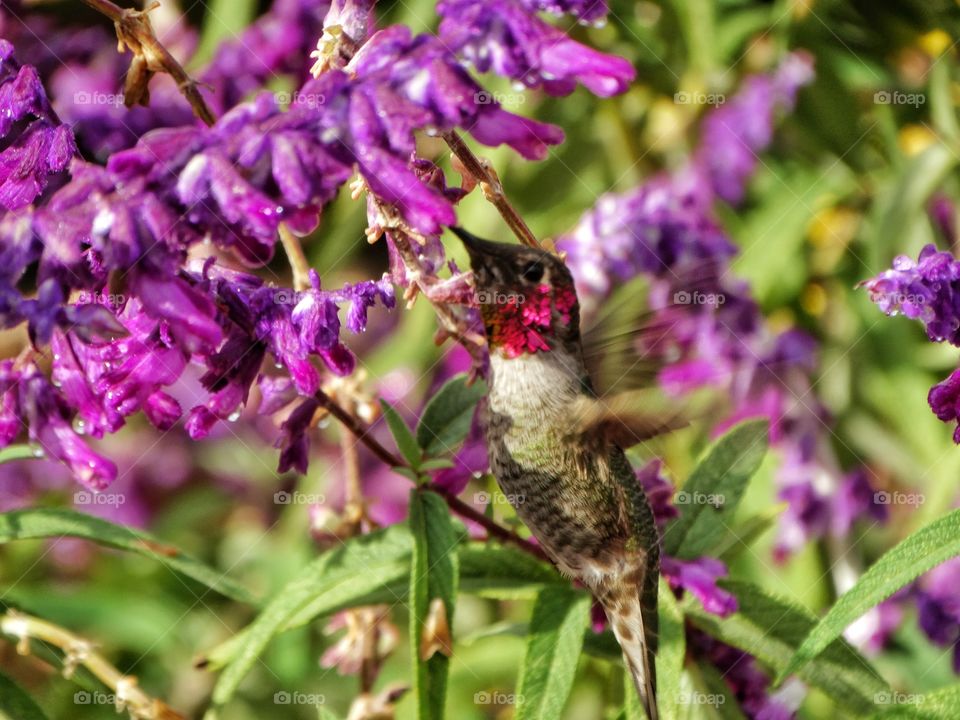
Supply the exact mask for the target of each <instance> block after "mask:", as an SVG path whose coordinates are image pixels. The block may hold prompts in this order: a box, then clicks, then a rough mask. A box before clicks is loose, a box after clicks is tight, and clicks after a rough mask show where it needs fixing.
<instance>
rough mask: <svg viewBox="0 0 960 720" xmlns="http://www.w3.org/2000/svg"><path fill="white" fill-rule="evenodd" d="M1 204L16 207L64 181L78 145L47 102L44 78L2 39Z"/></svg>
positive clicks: (0, 41)
mask: <svg viewBox="0 0 960 720" xmlns="http://www.w3.org/2000/svg"><path fill="white" fill-rule="evenodd" d="M0 108H3V112H2V113H0V140H2V147H3V150H2V151H0V207H2V208H3V209H4V210H5V211H10V210H17V209H19V208H22V207H25V206H26V205H29V204H30V203H32V202H33V201H34V200H36V198H37V197H38V196H39V195H40V194H41V193H43V192H44V190H46V189H47V188H48V186H49V185H51V184H53V185H56V184H59V183H60V182H62V181H63V179H64V175H65V171H66V169H67V166H68V165H69V164H70V160H71V159H72V158H73V157H74V155H75V154H76V151H77V148H76V145H75V144H74V141H73V135H72V134H71V132H70V129H69V128H67V127H65V126H63V125H62V124H61V123H60V120H59V118H58V117H57V115H56V113H54V111H53V108H51V107H50V103H49V102H48V101H47V95H46V93H45V92H44V89H43V85H42V84H41V82H40V76H39V75H38V74H37V71H36V70H35V69H34V68H32V67H30V66H29V65H24V66H20V65H19V64H18V63H17V61H16V59H15V58H14V57H13V46H12V45H11V44H10V43H9V42H7V41H6V40H3V39H0Z"/></svg>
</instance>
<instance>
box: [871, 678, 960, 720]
mask: <svg viewBox="0 0 960 720" xmlns="http://www.w3.org/2000/svg"><path fill="white" fill-rule="evenodd" d="M876 702H877V712H875V713H874V714H873V715H871V716H870V720H954V719H955V718H956V717H957V708H960V685H951V686H949V687H945V688H941V689H940V690H934V691H933V692H926V693H905V692H885V693H881V694H879V695H877V697H876Z"/></svg>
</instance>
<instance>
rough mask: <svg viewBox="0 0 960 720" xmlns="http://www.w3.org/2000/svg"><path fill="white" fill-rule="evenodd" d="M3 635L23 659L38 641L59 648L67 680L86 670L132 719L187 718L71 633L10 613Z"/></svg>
mask: <svg viewBox="0 0 960 720" xmlns="http://www.w3.org/2000/svg"><path fill="white" fill-rule="evenodd" d="M0 632H2V633H3V634H5V635H9V636H11V637H14V638H16V639H17V652H19V653H20V654H21V655H27V654H29V652H30V640H39V641H41V642H45V643H49V644H50V645H54V646H55V647H58V648H60V650H62V651H63V653H64V659H63V674H64V676H65V677H68V678H69V677H70V676H71V675H72V674H73V672H74V671H75V670H76V668H77V667H79V666H83V667H85V668H86V669H87V670H89V671H90V672H91V673H92V674H93V675H94V676H95V677H96V678H97V679H98V680H100V682H102V683H103V684H104V685H106V686H107V687H108V688H110V689H111V690H112V691H113V693H114V696H115V698H116V705H117V710H118V711H121V710H123V709H126V710H127V711H128V712H129V713H130V717H132V718H135V719H136V720H186V717H185V716H184V715H181V714H180V713H178V712H176V711H175V710H173V709H172V708H170V707H169V706H168V705H167V704H166V703H164V702H163V701H161V700H157V699H155V698H151V697H150V696H149V695H147V694H146V693H144V692H143V691H142V690H141V689H140V688H139V687H137V679H136V678H135V677H133V676H132V675H124V674H123V673H122V672H120V671H119V670H118V669H117V668H115V667H114V666H113V665H111V664H110V663H109V662H108V661H107V659H106V658H104V657H103V656H102V655H100V654H99V653H98V652H96V651H94V649H93V644H92V643H90V642H89V641H87V640H84V639H83V638H81V637H79V636H77V635H74V634H73V633H72V632H70V631H69V630H65V629H63V628H62V627H59V626H57V625H54V624H53V623H49V622H47V621H46V620H41V619H39V618H36V617H33V616H31V615H25V614H23V613H20V612H17V611H16V610H8V611H7V612H6V613H5V614H3V615H0Z"/></svg>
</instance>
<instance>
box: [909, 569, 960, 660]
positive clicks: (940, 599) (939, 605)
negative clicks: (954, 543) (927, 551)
mask: <svg viewBox="0 0 960 720" xmlns="http://www.w3.org/2000/svg"><path fill="white" fill-rule="evenodd" d="M958 587H960V558H953V559H952V560H947V561H946V562H945V563H943V564H942V565H938V566H937V567H935V568H934V569H933V570H931V571H930V572H928V573H927V574H926V575H924V576H923V577H921V578H920V580H918V581H917V591H916V593H917V594H916V597H917V610H918V613H919V621H920V627H921V628H922V629H923V631H924V632H925V633H926V635H927V637H929V638H930V639H931V640H932V641H933V642H935V643H936V644H937V645H941V646H945V647H949V646H951V645H952V646H953V669H954V672H957V673H960V595H958V594H957V588H958Z"/></svg>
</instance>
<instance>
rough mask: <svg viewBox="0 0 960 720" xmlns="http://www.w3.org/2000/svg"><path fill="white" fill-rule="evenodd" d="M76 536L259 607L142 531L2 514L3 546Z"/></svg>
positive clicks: (42, 514)
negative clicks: (141, 558) (150, 561)
mask: <svg viewBox="0 0 960 720" xmlns="http://www.w3.org/2000/svg"><path fill="white" fill-rule="evenodd" d="M64 536H66V537H76V538H83V539H84V540H92V541H93V542H96V543H99V544H101V545H108V546H110V547H113V548H118V549H120V550H129V551H130V552H135V553H138V554H139V555H143V556H145V557H149V558H152V559H154V560H157V561H159V562H160V563H162V564H163V565H164V566H165V567H167V568H169V569H170V570H174V571H176V572H178V573H181V574H183V575H186V576H187V577H189V578H192V579H193V580H196V581H197V582H199V583H201V584H203V585H205V586H206V587H208V588H210V589H211V590H215V591H217V592H218V593H220V594H221V595H224V596H226V597H229V598H231V599H233V600H237V601H238V602H243V603H248V604H256V601H255V600H254V598H253V595H252V594H251V593H250V592H249V591H248V590H247V589H246V588H244V587H243V586H242V585H240V584H239V583H237V582H235V581H233V580H231V579H230V578H228V577H227V576H226V575H225V574H224V573H222V572H220V571H219V570H215V569H214V568H212V567H209V566H208V565H204V564H203V563H202V562H200V561H199V560H196V559H195V558H193V557H191V556H190V555H187V554H186V553H184V552H182V551H180V550H179V549H178V548H175V547H173V546H171V545H168V544H167V543H165V542H164V541H163V540H160V539H158V538H156V537H154V536H152V535H150V534H148V533H145V532H143V531H142V530H135V529H133V528H129V527H125V526H123V525H116V524H114V523H111V522H108V521H107V520H102V519H101V518H98V517H93V516H91V515H84V514H82V513H78V512H74V511H73V510H64V509H59V508H33V509H28V510H14V511H12V512H7V513H0V543H5V542H9V541H11V540H35V539H39V538H59V537H64Z"/></svg>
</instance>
